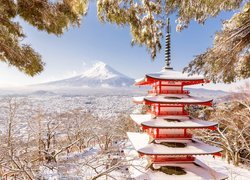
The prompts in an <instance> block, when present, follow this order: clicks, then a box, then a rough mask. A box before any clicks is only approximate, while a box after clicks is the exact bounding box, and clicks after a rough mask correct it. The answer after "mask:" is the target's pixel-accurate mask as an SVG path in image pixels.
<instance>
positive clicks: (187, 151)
mask: <svg viewBox="0 0 250 180" xmlns="http://www.w3.org/2000/svg"><path fill="white" fill-rule="evenodd" d="M127 135H128V138H129V140H130V141H131V143H132V144H133V146H134V148H135V150H136V151H138V152H139V153H143V154H146V155H206V154H214V153H218V152H220V151H222V149H221V148H218V147H216V146H210V145H208V144H205V143H203V142H201V141H198V140H194V139H192V140H189V139H181V140H179V139H178V140H176V139H165V140H155V141H156V143H149V142H150V136H149V135H148V134H147V133H134V132H128V133H127ZM160 142H176V143H185V144H186V147H180V148H178V147H174V148H173V147H167V146H164V145H162V144H159V143H160Z"/></svg>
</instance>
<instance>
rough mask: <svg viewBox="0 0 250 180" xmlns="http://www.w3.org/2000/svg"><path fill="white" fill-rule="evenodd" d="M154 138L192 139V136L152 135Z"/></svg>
mask: <svg viewBox="0 0 250 180" xmlns="http://www.w3.org/2000/svg"><path fill="white" fill-rule="evenodd" d="M154 136H155V138H192V134H189V133H187V134H186V135H185V134H158V135H157V134H154Z"/></svg>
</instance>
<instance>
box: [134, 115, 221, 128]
mask: <svg viewBox="0 0 250 180" xmlns="http://www.w3.org/2000/svg"><path fill="white" fill-rule="evenodd" d="M130 117H131V118H132V120H133V121H134V122H136V123H137V124H139V125H141V126H144V127H148V128H161V129H167V128H176V129H178V128H209V127H213V126H216V125H217V124H218V123H216V122H211V121H203V120H200V119H196V118H192V117H190V116H173V115H171V116H159V117H155V116H152V115H151V114H131V115H130ZM166 119H170V120H171V119H172V120H177V122H176V121H174V122H169V121H167V120H166Z"/></svg>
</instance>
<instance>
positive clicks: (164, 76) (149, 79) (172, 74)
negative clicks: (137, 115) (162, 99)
mask: <svg viewBox="0 0 250 180" xmlns="http://www.w3.org/2000/svg"><path fill="white" fill-rule="evenodd" d="M159 80H160V81H195V82H193V83H192V84H200V83H205V82H206V81H205V80H204V77H203V76H201V75H191V76H190V75H189V74H187V73H182V72H180V71H175V70H172V69H163V70H162V71H160V72H155V73H149V74H146V75H145V77H144V78H141V79H137V80H135V82H136V83H135V85H148V84H152V83H153V82H154V81H159Z"/></svg>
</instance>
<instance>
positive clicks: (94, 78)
mask: <svg viewBox="0 0 250 180" xmlns="http://www.w3.org/2000/svg"><path fill="white" fill-rule="evenodd" d="M133 84H134V79H132V78H130V77H128V76H126V75H124V74H122V73H120V72H118V71H116V70H115V69H113V68H112V67H110V66H109V65H107V64H105V63H103V62H98V63H96V64H95V65H93V66H92V68H90V69H88V70H87V71H85V72H83V73H82V74H80V75H78V76H74V77H71V78H68V79H62V80H58V81H52V82H48V83H43V84H40V85H48V86H56V87H62V86H63V87H97V88H98V87H104V88H109V87H130V86H132V85H133Z"/></svg>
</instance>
